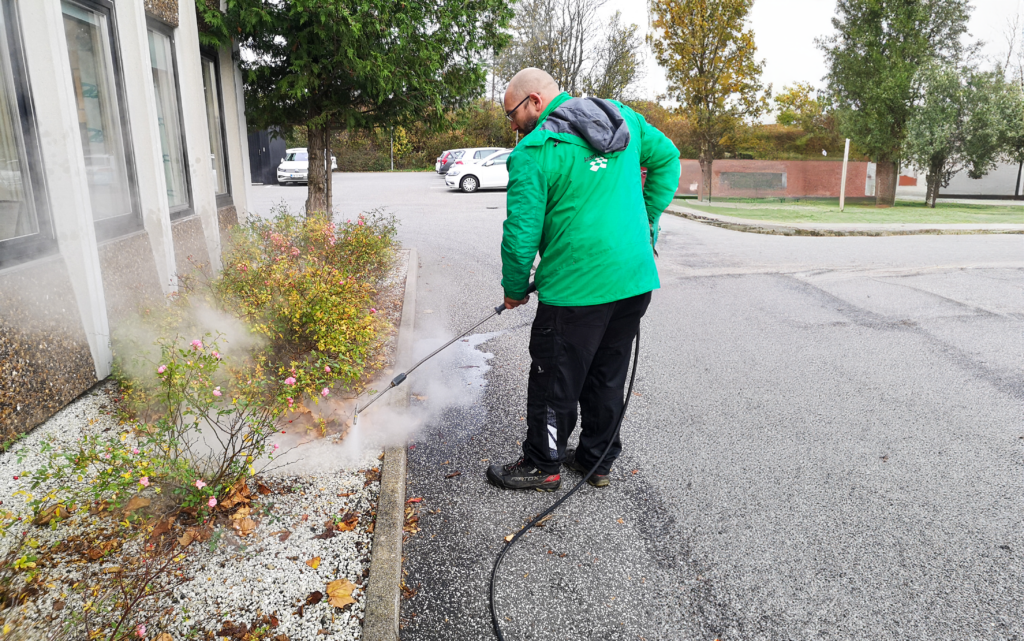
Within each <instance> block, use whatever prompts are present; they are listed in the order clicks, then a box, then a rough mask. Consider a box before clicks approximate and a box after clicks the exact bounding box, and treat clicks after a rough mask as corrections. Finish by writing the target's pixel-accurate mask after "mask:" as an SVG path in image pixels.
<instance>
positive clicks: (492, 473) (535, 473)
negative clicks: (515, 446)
mask: <svg viewBox="0 0 1024 641" xmlns="http://www.w3.org/2000/svg"><path fill="white" fill-rule="evenodd" d="M487 479H488V480H489V481H490V482H491V483H493V484H495V485H497V486H498V487H503V488H505V489H509V490H530V489H534V490H537V491H538V492H554V491H555V490H557V489H558V487H559V486H560V485H561V484H562V477H561V475H559V474H547V473H545V472H542V471H540V470H538V469H537V468H535V467H534V466H533V465H531V464H529V463H527V462H526V459H525V458H522V457H521V458H520V459H519V460H518V461H516V462H515V463H509V464H508V465H490V466H488V467H487Z"/></svg>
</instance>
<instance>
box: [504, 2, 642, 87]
mask: <svg viewBox="0 0 1024 641" xmlns="http://www.w3.org/2000/svg"><path fill="white" fill-rule="evenodd" d="M604 3H605V0H518V2H516V4H515V18H514V20H513V21H512V28H511V30H510V31H511V37H512V40H511V42H510V44H509V45H508V47H507V48H506V49H505V51H504V52H503V53H502V55H501V56H500V57H499V58H498V60H497V63H496V65H495V69H494V73H495V75H496V77H497V78H499V79H500V80H501V81H502V82H504V83H507V82H508V81H509V80H510V79H511V78H512V76H514V75H515V74H516V73H517V72H519V71H520V70H521V69H524V68H526V67H538V68H540V69H543V70H544V71H547V72H548V73H550V74H551V77H552V78H554V79H555V82H557V83H558V86H559V87H560V88H561V89H562V91H567V92H569V93H570V94H572V95H575V96H578V95H580V94H582V93H587V94H590V95H595V96H599V97H601V98H612V99H616V100H621V99H623V98H624V97H626V95H627V94H628V92H629V89H630V87H631V86H632V85H633V84H635V83H636V81H637V80H639V79H640V77H641V76H642V65H641V63H642V60H641V58H640V53H639V52H640V45H642V44H643V40H642V39H641V38H640V36H639V35H638V33H637V32H638V27H637V25H635V24H624V23H623V22H622V14H621V13H620V12H618V11H616V12H615V14H614V15H613V16H612V17H611V19H609V20H608V21H607V22H606V23H604V24H602V23H601V21H600V20H599V18H598V10H599V9H600V8H601V7H602V6H603V5H604Z"/></svg>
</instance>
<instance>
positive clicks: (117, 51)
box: [60, 0, 144, 242]
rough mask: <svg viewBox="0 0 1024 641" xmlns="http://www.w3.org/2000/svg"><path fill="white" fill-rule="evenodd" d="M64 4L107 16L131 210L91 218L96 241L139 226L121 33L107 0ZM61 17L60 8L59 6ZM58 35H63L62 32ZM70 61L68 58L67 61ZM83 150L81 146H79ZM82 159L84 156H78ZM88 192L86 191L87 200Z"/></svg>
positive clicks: (135, 229) (118, 118)
mask: <svg viewBox="0 0 1024 641" xmlns="http://www.w3.org/2000/svg"><path fill="white" fill-rule="evenodd" d="M60 1H61V2H67V3H68V4H77V5H78V6H79V7H81V8H83V9H85V10H87V11H95V12H97V13H104V14H106V16H107V33H108V35H109V37H110V66H111V67H113V71H114V78H113V80H114V90H115V94H116V96H117V107H118V109H117V112H118V113H117V121H118V124H120V125H121V142H122V145H123V146H124V159H125V162H124V164H125V173H126V174H127V180H128V201H129V203H130V204H131V208H132V211H131V212H130V213H127V214H122V215H120V216H115V217H112V218H105V219H103V220H95V214H93V216H94V219H93V225H94V226H95V228H96V241H97V242H103V241H105V240H111V239H113V238H120V237H121V236H127V235H129V234H132V233H135V232H137V231H139V230H141V229H143V228H144V227H143V224H142V201H141V198H140V195H139V178H138V171H137V169H136V166H135V144H134V142H133V137H132V127H131V122H130V120H129V118H128V98H127V93H126V91H125V87H124V69H123V67H122V66H121V37H120V31H119V29H118V26H117V14H116V11H115V7H114V3H113V2H112V1H111V0H60ZM61 20H62V21H63V20H64V11H63V10H61ZM61 37H64V36H63V34H62V35H61ZM68 64H70V62H69V63H68ZM83 151H84V150H83ZM82 162H85V158H84V157H83V158H82ZM91 198H92V195H91V194H90V204H91Z"/></svg>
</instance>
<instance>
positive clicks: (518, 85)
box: [504, 67, 560, 134]
mask: <svg viewBox="0 0 1024 641" xmlns="http://www.w3.org/2000/svg"><path fill="white" fill-rule="evenodd" d="M559 93H560V92H559V90H558V83H557V82H555V79H554V78H552V77H551V74H549V73H548V72H546V71H544V70H543V69H537V68H536V67H527V68H526V69H523V70H522V71H520V72H519V73H517V74H516V75H514V76H512V80H510V81H509V83H508V89H506V90H505V101H504V102H505V112H506V113H509V114H510V119H511V121H512V129H514V130H516V131H518V132H519V133H522V134H528V133H530V132H531V131H533V129H534V127H536V126H537V121H538V119H539V118H540V115H541V113H543V112H544V109H545V108H547V106H548V104H550V103H551V101H552V100H554V99H555V98H556V97H558V94H559Z"/></svg>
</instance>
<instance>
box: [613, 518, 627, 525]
mask: <svg viewBox="0 0 1024 641" xmlns="http://www.w3.org/2000/svg"><path fill="white" fill-rule="evenodd" d="M615 522H616V523H620V524H625V523H626V522H625V521H623V520H622V519H615Z"/></svg>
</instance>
